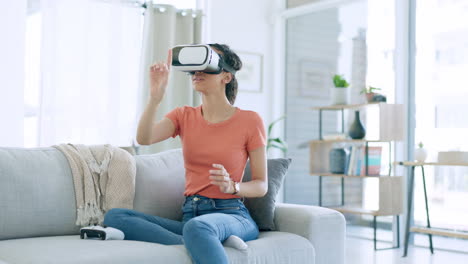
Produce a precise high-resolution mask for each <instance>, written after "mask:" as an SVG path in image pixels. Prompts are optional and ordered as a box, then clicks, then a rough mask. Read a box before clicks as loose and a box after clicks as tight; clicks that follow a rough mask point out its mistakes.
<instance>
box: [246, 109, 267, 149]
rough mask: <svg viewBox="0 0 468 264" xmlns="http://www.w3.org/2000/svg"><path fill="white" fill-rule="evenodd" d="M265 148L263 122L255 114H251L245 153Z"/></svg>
mask: <svg viewBox="0 0 468 264" xmlns="http://www.w3.org/2000/svg"><path fill="white" fill-rule="evenodd" d="M262 146H266V133H265V126H264V125H263V120H262V118H261V117H260V115H258V114H257V113H255V112H252V120H251V124H250V125H249V126H248V137H247V151H252V150H255V149H257V148H259V147H262Z"/></svg>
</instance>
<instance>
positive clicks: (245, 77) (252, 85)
mask: <svg viewBox="0 0 468 264" xmlns="http://www.w3.org/2000/svg"><path fill="white" fill-rule="evenodd" d="M236 53H237V55H239V57H240V59H241V61H242V69H241V70H240V71H239V72H237V73H236V78H237V82H238V84H239V91H242V92H253V93H261V92H262V89H263V87H262V86H263V80H262V78H263V55H262V54H260V53H252V52H243V51H236Z"/></svg>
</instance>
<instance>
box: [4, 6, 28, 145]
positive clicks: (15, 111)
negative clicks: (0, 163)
mask: <svg viewBox="0 0 468 264" xmlns="http://www.w3.org/2000/svg"><path fill="white" fill-rule="evenodd" d="M26 9H27V5H26V0H21V1H20V0H17V1H2V7H1V8H0V38H1V42H0V58H1V59H0V123H1V125H0V146H8V147H22V146H23V113H24V110H23V108H24V105H23V97H24V96H23V89H24V48H25V46H24V39H25V33H24V32H25V27H26Z"/></svg>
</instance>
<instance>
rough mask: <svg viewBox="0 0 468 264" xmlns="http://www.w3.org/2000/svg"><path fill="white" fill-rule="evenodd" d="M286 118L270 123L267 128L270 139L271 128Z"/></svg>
mask: <svg viewBox="0 0 468 264" xmlns="http://www.w3.org/2000/svg"><path fill="white" fill-rule="evenodd" d="M285 117H286V116H282V117H280V118H278V119H276V120H274V121H273V122H271V124H270V125H269V126H268V137H270V135H271V130H272V129H273V126H274V125H275V124H276V123H278V122H279V121H281V120H283V119H284V118H285Z"/></svg>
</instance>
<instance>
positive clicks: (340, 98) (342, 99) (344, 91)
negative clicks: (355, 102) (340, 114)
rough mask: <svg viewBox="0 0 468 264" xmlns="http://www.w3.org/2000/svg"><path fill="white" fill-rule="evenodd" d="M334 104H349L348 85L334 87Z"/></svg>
mask: <svg viewBox="0 0 468 264" xmlns="http://www.w3.org/2000/svg"><path fill="white" fill-rule="evenodd" d="M333 104H334V105H345V104H348V88H346V87H335V88H333Z"/></svg>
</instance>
